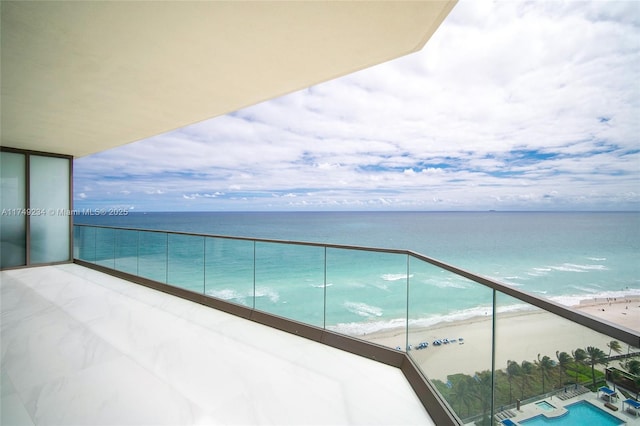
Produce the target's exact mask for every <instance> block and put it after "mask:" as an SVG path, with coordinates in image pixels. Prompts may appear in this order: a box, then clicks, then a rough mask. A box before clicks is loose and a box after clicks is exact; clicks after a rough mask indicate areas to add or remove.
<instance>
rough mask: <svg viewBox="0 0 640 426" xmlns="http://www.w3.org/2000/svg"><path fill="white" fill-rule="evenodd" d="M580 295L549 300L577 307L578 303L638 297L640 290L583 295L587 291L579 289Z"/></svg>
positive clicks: (632, 289) (592, 292)
mask: <svg viewBox="0 0 640 426" xmlns="http://www.w3.org/2000/svg"><path fill="white" fill-rule="evenodd" d="M578 290H579V291H581V292H582V293H581V294H573V295H563V296H553V297H550V298H549V299H551V300H553V301H554V302H557V303H560V304H561V305H565V306H578V305H580V302H583V301H589V300H597V301H606V300H607V299H623V300H624V298H625V297H638V296H640V288H627V289H623V290H618V291H600V292H594V291H590V292H589V293H590V294H585V292H586V291H587V289H584V288H579V289H578Z"/></svg>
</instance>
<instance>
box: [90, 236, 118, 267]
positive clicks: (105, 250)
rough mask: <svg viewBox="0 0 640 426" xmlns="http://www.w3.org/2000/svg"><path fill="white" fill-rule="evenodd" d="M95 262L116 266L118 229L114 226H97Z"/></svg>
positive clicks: (106, 265)
mask: <svg viewBox="0 0 640 426" xmlns="http://www.w3.org/2000/svg"><path fill="white" fill-rule="evenodd" d="M95 231H96V236H95V259H96V260H95V264H96V265H100V266H104V267H106V268H112V269H115V268H114V260H115V248H116V246H115V244H116V238H115V236H116V230H115V229H113V228H95Z"/></svg>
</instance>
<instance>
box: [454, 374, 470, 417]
mask: <svg viewBox="0 0 640 426" xmlns="http://www.w3.org/2000/svg"><path fill="white" fill-rule="evenodd" d="M474 384H475V381H474V380H473V378H471V377H470V376H464V377H462V378H460V379H459V380H456V381H455V382H454V384H453V389H452V390H453V392H452V393H451V398H452V401H451V402H452V403H453V402H456V403H457V404H459V405H460V406H462V405H464V406H465V407H466V408H467V416H469V415H470V411H471V408H470V404H471V398H469V395H470V394H471V393H472V389H473V386H474Z"/></svg>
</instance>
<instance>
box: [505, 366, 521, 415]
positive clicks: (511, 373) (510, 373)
mask: <svg viewBox="0 0 640 426" xmlns="http://www.w3.org/2000/svg"><path fill="white" fill-rule="evenodd" d="M519 375H520V364H518V363H517V362H515V361H511V360H509V361H507V379H508V380H509V404H511V402H512V401H513V395H512V393H511V382H512V381H513V378H514V377H518V376H519Z"/></svg>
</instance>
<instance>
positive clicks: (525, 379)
mask: <svg viewBox="0 0 640 426" xmlns="http://www.w3.org/2000/svg"><path fill="white" fill-rule="evenodd" d="M532 374H533V364H532V363H530V362H529V361H522V362H521V363H520V399H524V390H525V389H527V388H529V387H530V384H529V380H530V379H531V376H532Z"/></svg>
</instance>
